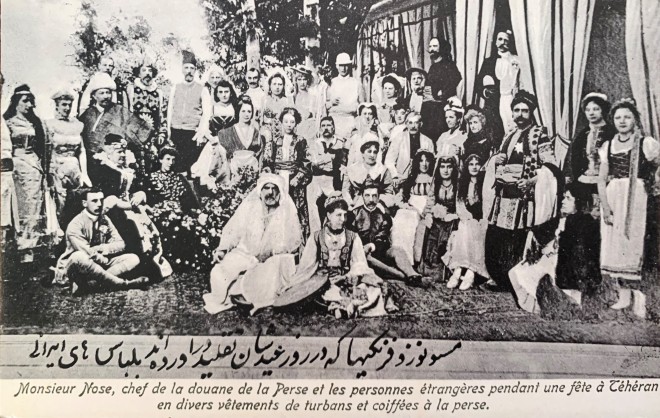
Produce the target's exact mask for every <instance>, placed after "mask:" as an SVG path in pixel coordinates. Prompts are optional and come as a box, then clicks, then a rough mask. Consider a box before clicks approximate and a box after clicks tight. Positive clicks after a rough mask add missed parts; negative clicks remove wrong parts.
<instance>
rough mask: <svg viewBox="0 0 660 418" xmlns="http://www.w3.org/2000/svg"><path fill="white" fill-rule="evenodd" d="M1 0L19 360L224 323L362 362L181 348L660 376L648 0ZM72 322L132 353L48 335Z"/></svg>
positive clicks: (654, 89)
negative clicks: (415, 359) (73, 346)
mask: <svg viewBox="0 0 660 418" xmlns="http://www.w3.org/2000/svg"><path fill="white" fill-rule="evenodd" d="M0 16H1V19H2V36H1V58H2V60H1V67H0V68H1V81H2V97H1V99H2V100H1V105H2V110H1V112H2V118H1V121H0V122H1V128H2V132H1V136H0V138H1V145H2V147H1V148H2V160H1V168H2V174H1V186H2V201H1V206H0V208H1V218H0V219H1V221H2V238H1V240H2V241H1V244H0V249H1V255H0V261H1V268H2V270H1V276H2V285H1V287H0V289H1V301H0V307H1V312H2V317H1V318H2V319H1V321H0V334H1V340H2V342H0V346H3V345H4V347H2V348H1V349H0V351H2V352H3V353H11V359H10V360H7V357H5V360H4V361H0V362H1V363H2V365H1V366H0V369H2V370H3V371H2V372H0V373H1V377H2V378H3V379H18V378H19V376H18V375H17V374H16V373H18V371H20V370H24V375H23V374H22V375H21V377H27V378H30V377H31V376H32V377H35V378H37V377H39V378H46V377H49V376H50V374H49V373H53V376H58V379H67V378H82V377H89V378H93V377H95V376H100V375H102V376H104V377H107V378H113V379H128V378H131V379H132V378H138V377H154V376H156V377H157V376H159V375H158V374H155V373H156V371H160V370H161V369H162V368H165V365H164V364H163V362H162V361H161V360H160V359H158V360H157V361H156V360H153V361H151V365H150V360H152V359H149V358H145V356H144V354H145V352H147V351H148V350H146V349H144V347H146V346H148V347H151V346H152V345H154V344H153V342H154V341H160V342H162V341H166V340H167V339H168V338H172V340H171V341H172V343H173V344H174V342H173V341H174V339H175V338H179V340H177V341H179V343H177V344H179V345H180V346H181V347H184V346H185V348H183V350H184V351H186V353H188V351H190V354H188V356H189V357H190V355H191V354H193V353H192V352H193V351H194V350H193V348H192V346H193V345H194V344H197V345H201V344H202V343H204V342H205V341H206V338H207V337H208V338H213V337H216V338H220V337H222V338H225V337H228V336H233V337H238V338H241V339H242V340H241V341H249V343H246V344H247V345H251V346H252V345H253V346H254V347H255V351H256V352H257V353H258V352H259V342H258V341H259V340H261V341H262V342H264V341H266V340H264V338H267V341H271V342H273V343H274V346H273V347H272V348H270V350H271V352H272V350H274V349H275V348H276V347H277V346H278V344H281V345H280V346H279V348H278V350H280V351H285V350H287V349H288V350H289V351H292V350H293V349H292V348H290V347H296V349H297V350H301V349H305V348H306V347H316V348H315V349H314V350H316V351H319V350H320V347H321V346H322V345H323V344H326V346H325V347H324V348H323V350H324V354H323V356H325V351H328V352H330V353H334V352H335V351H337V356H338V357H341V358H343V357H342V356H344V357H345V354H342V355H341V356H340V354H339V351H340V350H345V349H348V361H346V360H340V362H341V361H343V362H344V363H349V365H346V364H345V365H344V368H341V369H337V370H335V371H331V370H330V369H328V370H327V373H329V374H325V373H326V371H325V369H326V368H327V367H329V366H331V365H332V363H331V364H330V365H329V364H328V363H325V362H323V363H318V364H317V365H313V364H308V365H306V366H305V367H304V368H296V367H298V366H295V367H293V366H292V367H291V368H289V369H287V370H288V371H282V370H278V368H277V366H274V365H270V366H269V367H270V368H269V367H266V366H267V365H268V364H269V363H268V362H265V360H264V356H263V355H262V357H261V360H259V361H255V360H256V359H257V358H259V357H255V356H256V354H255V352H254V351H253V352H252V356H253V357H252V358H251V359H250V360H249V361H247V360H246V361H247V364H246V366H245V367H246V368H248V366H249V367H254V369H253V370H252V371H249V370H247V369H242V370H241V369H240V368H241V367H243V366H242V365H241V366H240V367H238V366H236V365H237V364H238V363H237V362H238V360H236V361H234V359H233V358H232V360H231V367H230V366H229V365H228V364H229V362H228V361H229V360H227V363H226V364H225V365H224V366H222V367H219V368H218V369H217V370H216V369H213V368H212V367H213V366H209V367H210V368H209V369H205V370H201V371H200V370H196V371H194V370H193V371H192V372H191V371H190V367H191V364H190V363H188V364H186V365H185V366H183V364H179V366H177V367H178V368H181V367H184V368H185V370H188V372H186V373H187V374H183V371H182V372H181V373H182V374H180V375H179V374H177V371H176V370H177V369H176V368H175V369H172V367H174V365H173V364H172V363H169V366H167V368H166V371H165V372H167V374H166V375H163V376H166V377H169V378H176V377H193V378H196V379H199V378H200V373H201V378H202V379H208V378H211V379H213V378H222V379H232V378H238V377H239V376H243V377H244V378H255V379H271V378H278V377H279V378H306V379H323V378H326V377H328V378H335V379H337V378H338V379H355V378H357V379H360V378H366V379H377V378H386V379H415V378H421V377H424V378H432V379H454V378H460V379H508V378H511V379H525V378H531V377H534V378H568V377H576V376H578V377H579V376H583V377H585V378H594V379H600V378H601V377H603V378H611V377H612V376H619V375H622V376H627V377H629V378H640V379H644V378H652V379H653V378H654V379H657V378H660V350H659V349H658V347H660V277H659V271H658V262H659V253H660V244H659V234H658V229H659V227H658V224H659V223H660V170H659V168H658V167H659V165H660V142H659V140H660V76H659V75H658V72H657V68H658V64H659V63H660V46H659V45H660V3H658V1H657V0H539V1H533V0H382V1H377V0H185V1H184V0H133V1H129V0H117V1H101V0H2V4H1V9H0ZM110 336H112V338H113V339H112V340H107V343H106V340H105V339H104V338H111V337H110ZM122 337H126V340H122ZM184 337H185V339H184ZM255 337H256V339H257V342H256V343H255V342H254V341H255ZM191 338H194V344H193V342H192V341H193V340H191ZM83 339H85V343H83V345H85V344H86V343H87V342H88V341H89V343H90V346H91V345H94V344H96V346H100V347H102V346H104V344H105V345H107V346H110V345H114V344H115V343H118V342H119V341H125V345H124V347H123V348H118V350H122V349H123V350H124V351H123V352H122V353H123V354H124V355H127V353H130V348H129V347H128V341H129V340H128V339H130V341H133V343H134V344H137V345H138V346H140V344H142V346H143V348H141V349H140V350H142V357H140V361H141V363H142V364H141V365H140V362H139V361H136V354H135V348H133V361H134V366H131V368H126V367H124V366H120V367H119V368H117V366H115V369H113V370H111V369H108V368H107V367H106V368H103V371H97V368H98V367H99V366H100V365H102V362H100V361H99V354H98V353H99V351H98V349H97V352H96V362H94V361H93V357H94V356H93V354H92V360H89V361H90V362H91V363H89V364H91V365H93V366H94V367H91V366H89V367H87V366H85V368H80V367H78V368H77V369H70V370H69V371H67V370H65V369H66V367H64V366H62V358H60V362H59V365H58V362H57V359H55V358H53V357H52V355H51V352H52V351H58V350H59V348H53V347H54V345H53V344H55V343H54V342H55V341H57V342H59V343H62V346H61V351H62V352H65V351H66V352H68V351H67V350H68V349H67V350H65V347H64V344H65V342H64V340H66V344H80V341H82V340H83ZM348 339H350V347H348ZM354 340H355V345H354ZM12 341H14V342H15V344H19V342H20V344H22V345H20V349H19V348H12V347H13V346H12V345H11V344H12ZM209 341H211V340H209ZM214 341H215V340H214ZM281 341H287V344H289V345H288V347H289V348H286V347H285V348H282V346H283V345H284V343H283V342H281ZM422 343H423V344H424V345H422ZM164 344H165V345H164V347H160V348H161V349H163V350H165V349H166V347H167V342H165V343H164ZM186 344H189V345H190V350H188V347H187V346H186ZM209 344H210V342H209ZM264 344H265V342H264ZM388 344H390V346H389V347H395V346H396V347H397V348H396V350H398V351H396V350H393V349H392V348H390V353H391V354H390V355H389V358H390V359H392V358H393V359H392V362H391V363H389V361H390V360H389V359H388V360H387V361H385V357H387V355H386V353H387V352H388ZM406 344H407V345H406ZM415 344H417V346H416V347H415ZM42 345H43V350H42V349H41V348H40V347H41V346H42ZM48 345H50V346H51V349H50V351H49V350H48V348H47V346H48ZM161 345H162V344H161ZM411 345H412V346H413V347H412V348H411ZM154 346H155V345H154ZM404 346H405V347H404ZM17 347H18V346H17ZM81 347H82V346H81ZM326 347H327V350H326ZM351 347H352V348H351ZM356 347H367V348H365V349H364V350H362V354H360V355H363V356H364V357H363V358H362V359H361V365H360V364H358V365H357V366H353V364H350V363H351V359H350V357H351V349H352V350H353V355H354V356H357V354H355V353H356ZM369 347H370V348H369ZM427 347H428V348H429V356H430V357H429V358H426V359H423V358H422V354H420V353H422V351H421V350H424V351H423V353H424V354H423V356H424V357H426V356H427V350H426V348H427ZM234 348H236V347H234ZM84 349H85V350H87V347H86V346H85V347H84ZM415 349H417V350H418V351H415ZM20 350H22V351H20ZM32 350H34V352H33V353H32V354H30V352H32ZM213 350H215V348H214V349H213ZM314 350H312V349H311V348H310V352H312V353H313V352H315V351H314ZM368 350H371V351H370V352H369V354H364V353H365V352H368ZM406 350H408V351H406ZM19 351H20V352H19ZM152 351H153V350H152ZM156 351H158V350H156ZM276 351H277V350H276ZM381 351H382V352H381ZM395 351H396V352H395ZM217 352H218V356H217V357H216V360H218V358H219V357H222V356H221V354H220V352H221V348H220V347H218V348H217ZM404 352H405V354H404ZM632 352H634V354H631V355H632V357H629V356H628V355H629V354H630V353H632ZM226 353H229V351H226ZM399 353H401V354H399ZM433 353H434V354H433ZM461 353H463V354H461ZM150 355H151V353H150ZM280 355H281V353H280V354H277V356H278V357H279V356H280ZM406 355H407V356H408V359H412V358H413V356H416V355H419V356H420V357H419V365H422V364H423V366H422V367H420V366H419V365H417V366H416V365H414V364H413V365H409V366H408V368H405V367H404V366H406V364H405V363H407V362H408V359H406V360H404V357H405V356H406ZM461 355H465V356H467V357H464V358H462V359H461V358H460V356H461ZM39 356H41V358H38V357H39ZM48 356H51V357H50V358H48ZM158 356H159V357H160V356H161V355H160V354H159V355H158ZM249 356H250V354H248V357H249ZM401 356H403V357H401ZM444 356H446V359H444V363H443V360H441V357H444ZM110 357H112V350H110ZM138 357H139V356H138ZM146 357H149V356H146ZM155 357H156V356H154V358H155ZM172 357H173V356H170V361H172ZM234 357H236V356H234ZM301 357H302V353H301ZM431 357H432V358H433V359H432V360H430V358H431ZM229 358H231V356H228V357H227V359H229ZM273 358H274V357H273ZM295 358H296V360H297V359H298V351H296V354H295ZM452 358H453V359H454V360H452ZM631 358H632V360H631ZM76 359H77V357H76ZM241 359H243V358H242V357H241ZM397 359H400V362H401V363H404V364H403V365H402V366H401V367H400V368H395V367H394V365H395V363H396V362H397V361H398V360H397ZM562 359H565V360H562ZM85 360H87V357H86V356H85ZM188 360H190V359H188ZM225 360H226V359H225ZM282 360H284V356H282ZM367 360H369V361H375V363H370V364H371V366H370V365H368V364H365V363H367ZM33 361H40V362H37V363H31V362H33ZM53 361H54V366H53V364H52V363H53ZM81 361H82V360H81ZM223 361H224V360H223ZM119 362H120V363H121V356H120V358H119ZM280 362H281V360H280V361H278V362H277V363H280ZM436 362H438V363H442V364H443V365H442V366H440V367H441V368H440V369H437V368H434V367H436V366H433V364H434V363H436ZM46 363H48V364H49V365H48V366H46ZM74 363H75V362H74ZM116 363H117V360H116V359H114V360H112V363H111V364H115V365H116ZM164 363H168V361H165V362H164ZM184 363H185V361H184ZM260 363H261V365H260ZM401 363H400V364H401ZM411 363H412V360H411ZM207 364H208V363H207ZM292 364H293V363H292ZM27 365H30V366H29V367H28V366H27ZM161 366H162V367H161ZM235 366H236V367H235ZM349 366H350V367H349ZM427 366H428V367H427ZM192 367H195V366H192ZM264 367H266V368H264ZM280 367H282V366H280ZM287 367H289V366H287ZM360 367H362V368H360ZM397 367H398V365H397ZM414 367H417V369H414ZM423 368H424V369H423ZM171 369H172V370H171ZM266 369H267V370H266ZM422 369H423V370H422ZM182 370H183V369H182ZM165 372H163V373H165ZM97 373H100V375H99V374H97ZM236 373H239V374H236ZM241 373H243V374H241ZM362 373H364V374H362ZM138 375H139V376H138ZM640 382H642V380H640ZM138 383H139V381H138ZM25 390H26V393H27V389H25ZM655 392H657V384H656V389H655ZM47 393H48V392H47ZM168 393H169V392H168ZM12 395H13V394H12ZM652 396H657V395H652ZM651 399H652V398H651ZM177 400H178V399H177ZM434 408H435V406H434ZM0 409H1V408H0ZM452 412H453V411H452ZM463 412H464V411H463ZM656 412H658V411H657V410H656ZM0 413H2V411H0ZM13 413H14V414H16V412H13ZM464 413H465V412H464ZM19 415H20V414H19ZM19 415H17V416H19ZM104 416H105V415H104ZM163 416H166V415H163ZM366 416H369V415H368V414H367V415H366ZM404 416H405V415H404ZM622 416H623V415H622Z"/></svg>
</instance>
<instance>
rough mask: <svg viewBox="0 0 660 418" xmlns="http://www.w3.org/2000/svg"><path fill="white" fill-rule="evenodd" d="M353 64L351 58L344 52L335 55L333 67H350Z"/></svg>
mask: <svg viewBox="0 0 660 418" xmlns="http://www.w3.org/2000/svg"><path fill="white" fill-rule="evenodd" d="M351 64H353V60H351V56H350V55H348V54H347V53H346V52H342V53H341V54H338V55H337V60H336V61H335V65H351Z"/></svg>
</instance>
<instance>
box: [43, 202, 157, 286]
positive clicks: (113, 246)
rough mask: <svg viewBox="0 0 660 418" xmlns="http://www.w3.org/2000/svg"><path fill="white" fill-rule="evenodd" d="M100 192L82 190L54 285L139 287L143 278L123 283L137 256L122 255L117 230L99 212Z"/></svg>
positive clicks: (136, 261) (68, 228)
mask: <svg viewBox="0 0 660 418" xmlns="http://www.w3.org/2000/svg"><path fill="white" fill-rule="evenodd" d="M103 197H104V195H103V192H102V191H101V190H99V189H85V190H84V191H83V201H82V205H83V208H84V209H83V211H82V212H80V213H79V214H78V215H77V216H76V217H75V218H73V220H72V221H71V223H69V226H68V227H67V228H66V244H67V247H66V251H65V252H64V254H62V255H61V256H60V258H59V259H58V260H57V267H56V269H55V279H54V282H55V283H56V284H59V285H66V284H69V283H70V284H71V289H72V292H73V293H74V294H75V293H77V292H78V291H79V289H80V290H86V291H94V290H119V289H131V288H135V287H141V286H143V285H145V284H146V283H147V281H148V280H147V278H146V277H138V278H136V279H132V280H125V279H123V277H130V276H132V275H134V274H135V271H136V269H137V267H138V265H139V264H140V257H138V256H137V255H136V254H132V253H130V252H126V251H125V249H126V246H125V244H124V241H123V240H122V238H121V236H120V235H119V232H118V231H117V228H116V227H115V225H114V224H113V223H112V221H111V220H110V219H108V218H107V217H106V216H105V214H104V213H103Z"/></svg>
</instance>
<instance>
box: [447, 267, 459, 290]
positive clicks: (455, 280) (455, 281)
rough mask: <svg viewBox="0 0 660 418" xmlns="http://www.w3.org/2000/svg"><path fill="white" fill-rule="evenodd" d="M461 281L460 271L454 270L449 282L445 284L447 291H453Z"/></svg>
mask: <svg viewBox="0 0 660 418" xmlns="http://www.w3.org/2000/svg"><path fill="white" fill-rule="evenodd" d="M460 281H461V269H456V270H454V274H452V275H451V277H450V278H449V281H448V282H447V289H455V288H456V286H458V284H459V283H460Z"/></svg>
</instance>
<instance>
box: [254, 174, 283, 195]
mask: <svg viewBox="0 0 660 418" xmlns="http://www.w3.org/2000/svg"><path fill="white" fill-rule="evenodd" d="M268 183H272V184H274V185H275V186H277V188H278V189H279V190H280V193H285V191H286V189H285V187H286V185H285V184H284V177H282V176H280V175H279V174H274V173H263V174H261V176H260V177H259V180H257V190H258V191H259V193H261V189H263V188H264V186H265V185H266V184H268Z"/></svg>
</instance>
